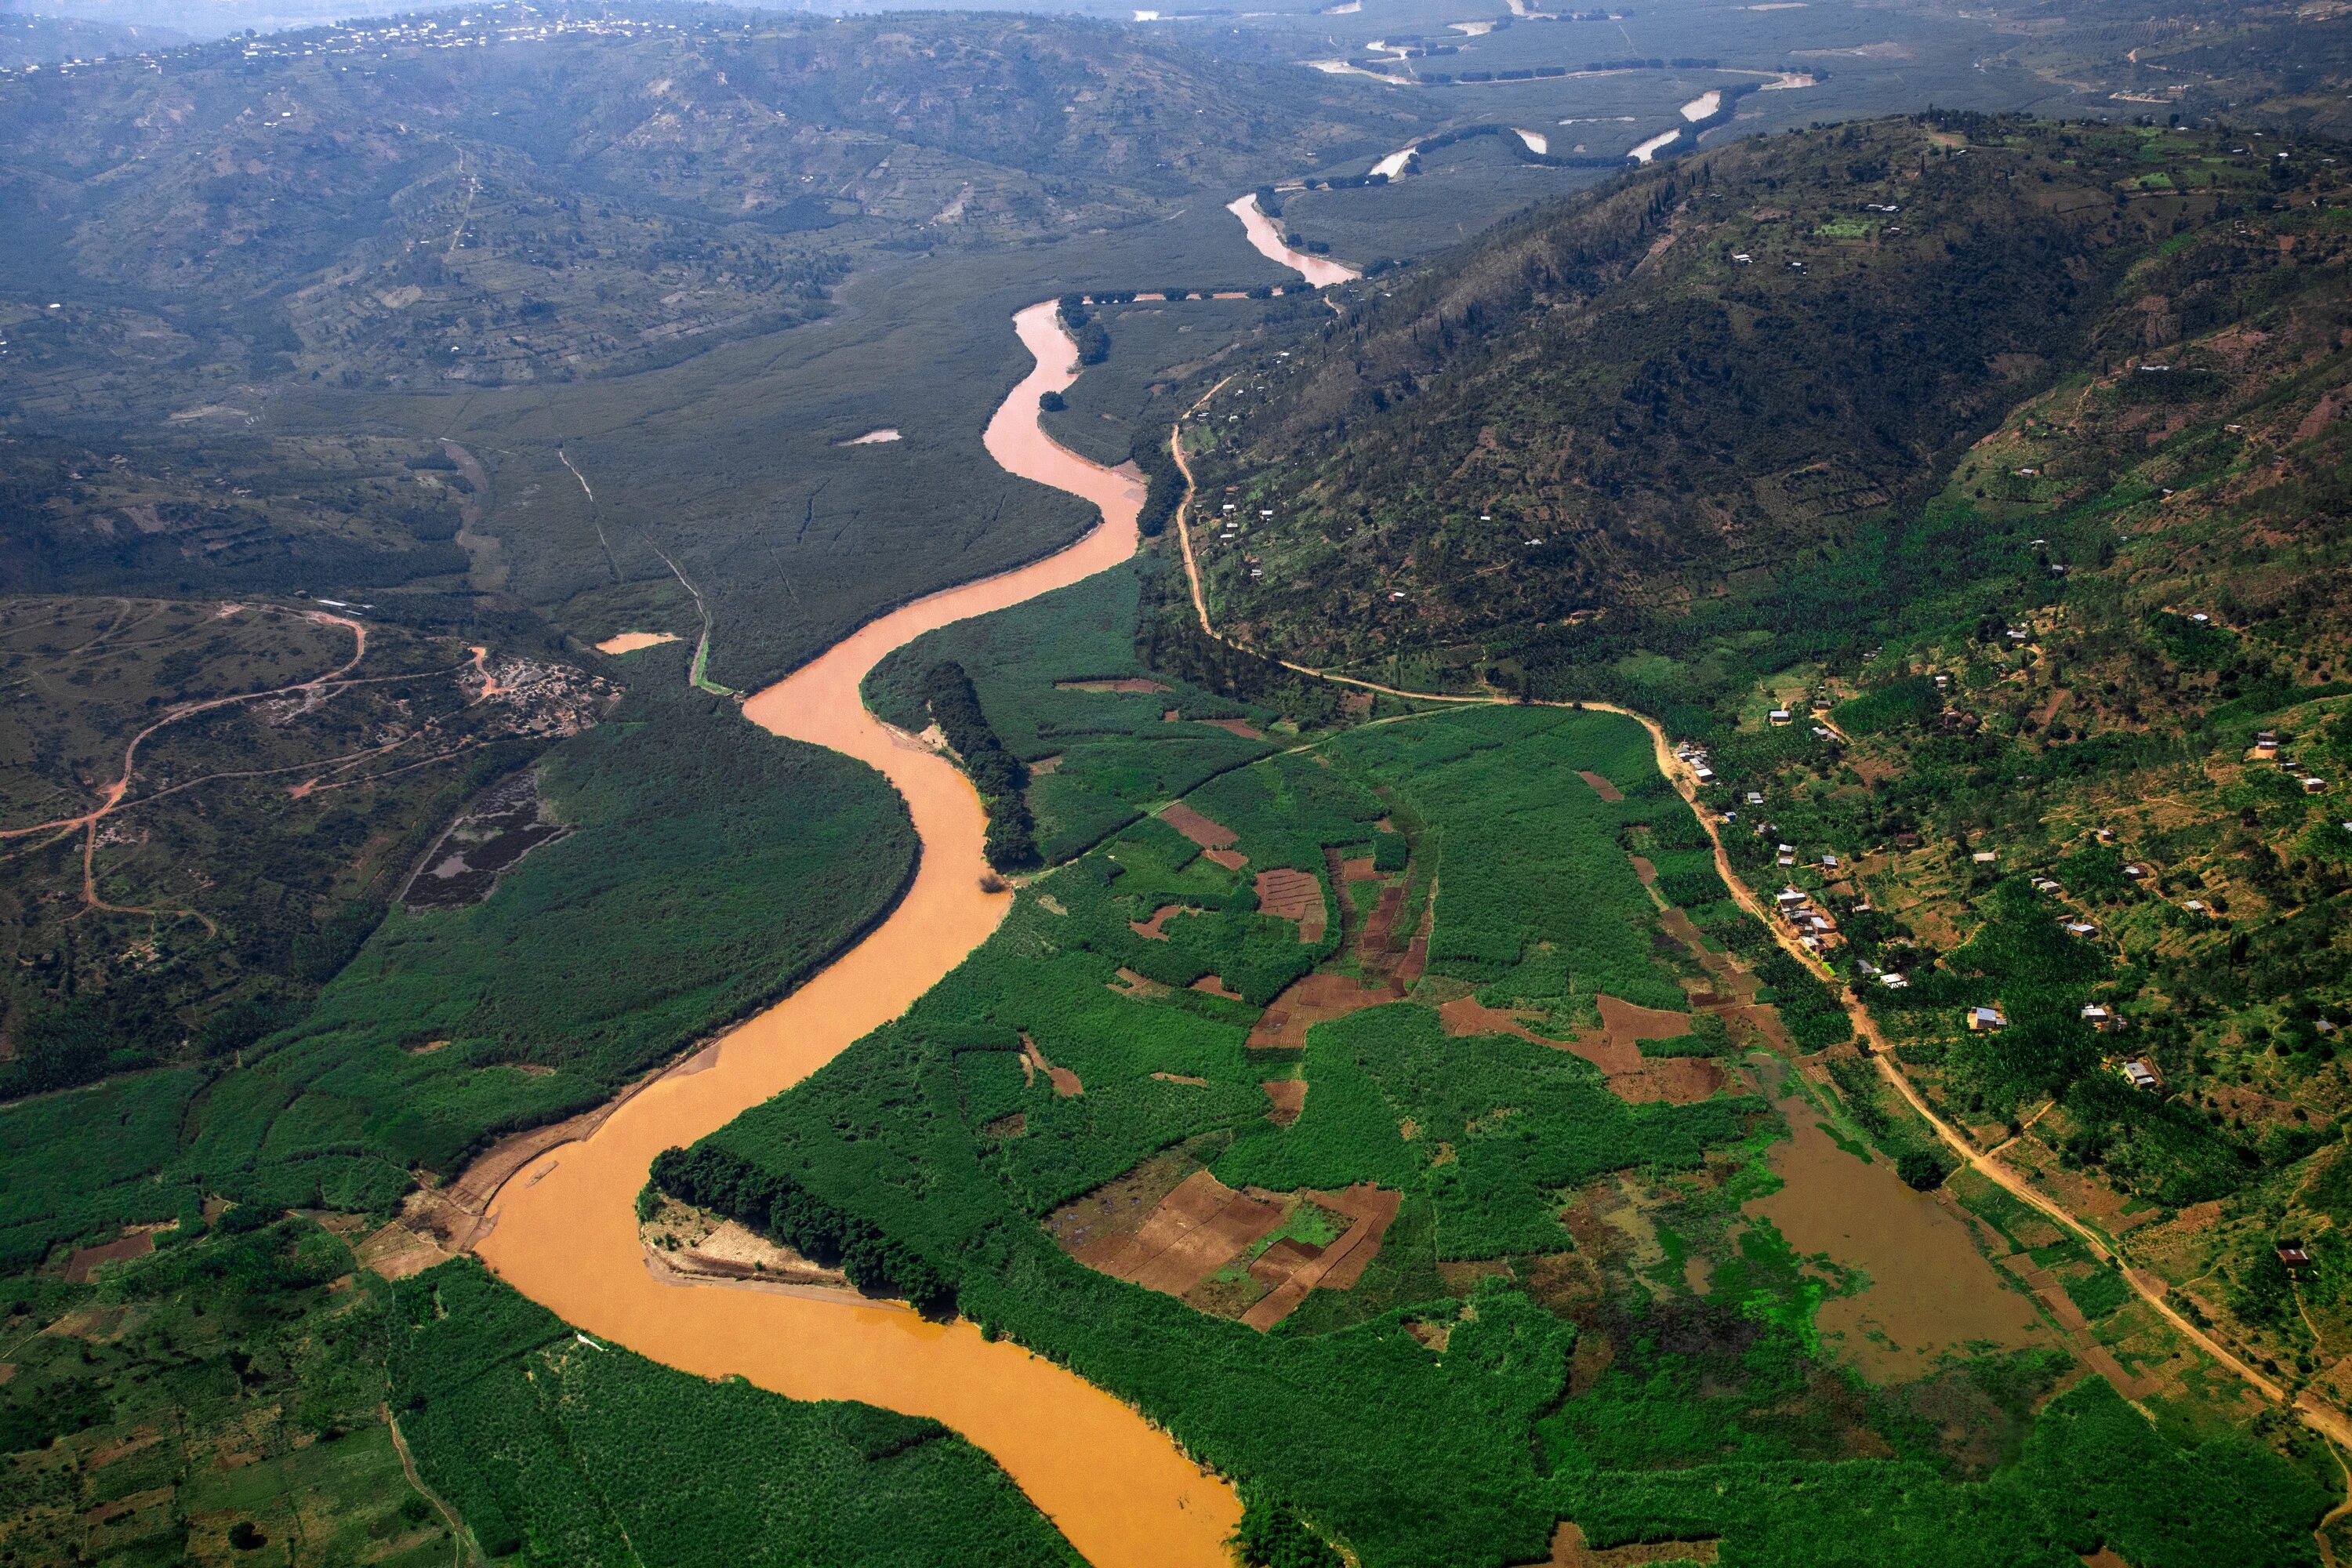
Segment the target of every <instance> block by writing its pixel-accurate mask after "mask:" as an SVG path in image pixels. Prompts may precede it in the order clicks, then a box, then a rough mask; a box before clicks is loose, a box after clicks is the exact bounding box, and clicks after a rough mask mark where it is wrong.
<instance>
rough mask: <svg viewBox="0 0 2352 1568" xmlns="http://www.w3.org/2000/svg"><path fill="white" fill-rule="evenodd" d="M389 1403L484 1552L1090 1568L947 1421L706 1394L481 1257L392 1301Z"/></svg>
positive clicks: (541, 1558) (406, 1285)
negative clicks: (548, 1303) (578, 1330)
mask: <svg viewBox="0 0 2352 1568" xmlns="http://www.w3.org/2000/svg"><path fill="white" fill-rule="evenodd" d="M393 1295H394V1304H393V1313H392V1318H393V1321H392V1324H391V1327H390V1330H389V1333H388V1335H387V1338H388V1341H389V1343H390V1345H391V1354H390V1362H391V1375H392V1396H393V1405H394V1409H395V1411H397V1412H400V1420H401V1425H402V1427H403V1429H404V1431H405V1433H406V1434H407V1436H408V1439H409V1442H410V1444H411V1446H412V1447H414V1449H415V1455H416V1462H417V1468H418V1469H419V1470H420V1471H421V1472H422V1473H423V1475H424V1477H425V1482H426V1484H427V1485H429V1486H431V1487H432V1488H433V1489H434V1490H435V1491H436V1492H437V1493H439V1494H440V1495H441V1497H442V1498H443V1499H445V1500H446V1501H448V1502H449V1503H450V1504H451V1505H452V1506H453V1507H455V1508H456V1509H457V1511H458V1513H459V1514H460V1515H461V1516H462V1517H463V1518H464V1520H465V1521H466V1523H467V1528H468V1530H470V1531H471V1532H472V1534H473V1537H474V1539H475V1540H476V1541H477V1542H479V1543H480V1545H481V1547H482V1550H483V1551H484V1552H487V1553H488V1555H490V1556H492V1557H499V1558H503V1557H506V1556H508V1555H509V1554H510V1553H514V1552H521V1553H522V1555H523V1557H524V1560H525V1561H527V1562H529V1563H548V1564H551V1565H552V1564H558V1563H561V1564H563V1565H564V1568H593V1565H596V1564H603V1563H612V1564H616V1565H618V1564H634V1563H643V1562H657V1563H680V1564H701V1563H708V1564H711V1565H713V1568H719V1565H721V1564H729V1565H731V1564H735V1563H775V1564H779V1565H782V1564H793V1565H799V1564H815V1563H824V1564H835V1563H839V1564H848V1563H904V1564H908V1565H912V1564H918V1563H923V1564H929V1563H982V1564H1003V1565H1005V1568H1014V1565H1018V1568H1032V1565H1034V1564H1042V1563H1066V1564H1070V1565H1072V1568H1076V1564H1077V1563H1079V1562H1080V1561H1081V1560H1080V1559H1079V1558H1078V1556H1077V1554H1076V1552H1072V1551H1071V1550H1070V1548H1069V1545H1068V1543H1067V1542H1065V1541H1063V1540H1062V1538H1061V1536H1060V1535H1059V1534H1058V1533H1056V1532H1055V1530H1054V1528H1053V1527H1052V1526H1051V1525H1049V1524H1047V1523H1046V1522H1045V1520H1044V1519H1043V1518H1041V1517H1040V1516H1039V1515H1038V1513H1037V1511H1036V1510H1035V1509H1034V1508H1033V1507H1031V1506H1030V1504H1029V1501H1028V1500H1027V1499H1025V1498H1024V1497H1023V1496H1022V1495H1021V1493H1020V1490H1019V1489H1017V1488H1015V1487H1014V1486H1013V1482H1012V1481H1011V1480H1010V1479H1007V1478H1006V1476H1005V1475H1004V1473H1003V1471H1002V1470H1000V1469H998V1468H996V1466H995V1464H994V1462H993V1461H992V1460H991V1459H989V1458H988V1457H987V1456H986V1455H984V1454H982V1453H981V1452H980V1451H979V1450H977V1449H975V1448H973V1447H971V1445H970V1444H968V1443H965V1442H964V1441H963V1440H962V1439H961V1438H959V1437H957V1436H954V1435H953V1434H951V1433H950V1432H949V1431H948V1430H947V1429H946V1428H945V1427H943V1426H940V1425H939V1424H938V1423H937V1422H934V1421H926V1420H923V1419H920V1418H919V1417H916V1416H911V1415H897V1414H895V1413H893V1412H889V1411H885V1410H877V1409H875V1408H874V1407H872V1406H871V1405H853V1404H846V1403H835V1402H828V1403H824V1404H806V1403H803V1402H800V1401H795V1400H787V1399H782V1398H779V1397H777V1396H776V1395H774V1394H764V1393H761V1391H759V1390H758V1389H755V1388H752V1387H751V1385H750V1384H745V1383H743V1382H741V1381H740V1380H728V1381H724V1382H719V1383H708V1382H705V1381H704V1380H702V1379H701V1378H698V1377H694V1376H691V1375H690V1374H688V1373H682V1372H674V1371H672V1370H670V1369H669V1368H667V1367H665V1366H662V1365H660V1364H659V1363H655V1362H649V1361H646V1359H645V1358H644V1357H642V1356H639V1355H635V1354H634V1353H632V1352H628V1351H625V1350H621V1349H619V1348H617V1347H614V1346H600V1345H593V1344H591V1343H590V1342H587V1341H586V1340H584V1339H583V1338H582V1337H581V1336H579V1335H577V1334H575V1333H574V1332H573V1331H572V1329H571V1328H569V1327H568V1326H566V1325H565V1324H564V1323H563V1322H562V1321H560V1320H558V1319H557V1318H556V1317H555V1316H554V1315H553V1314H552V1313H551V1312H548V1311H546V1310H543V1309H541V1308H540V1307H537V1306H534V1305H533V1304H532V1303H531V1302H530V1301H529V1300H525V1299H524V1298H523V1297H521V1296H519V1295H517V1294H516V1293H515V1292H514V1291H513V1290H511V1289H509V1288H508V1287H506V1286H505V1285H502V1284H500V1283H499V1281H498V1280H496V1279H493V1278H492V1277H491V1276H490V1275H489V1274H488V1272H486V1271H485V1270H484V1269H483V1268H481V1267H480V1266H479V1265H478V1264H476V1263H473V1262H472V1261H470V1260H459V1261H457V1262H452V1263H446V1264H444V1265H442V1266H441V1267H440V1268H435V1269H432V1270H430V1271H428V1272H426V1273H425V1274H422V1275H419V1276H417V1277H416V1278H415V1279H410V1280H405V1281H403V1282H402V1283H401V1284H400V1285H398V1286H397V1287H395V1288H394V1292H393Z"/></svg>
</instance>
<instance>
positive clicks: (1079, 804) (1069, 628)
mask: <svg viewBox="0 0 2352 1568" xmlns="http://www.w3.org/2000/svg"><path fill="white" fill-rule="evenodd" d="M1080 384H1081V385H1083V384H1084V383H1083V382H1081V383H1080ZM1153 570H1155V568H1154V567H1153V566H1152V565H1151V564H1150V563H1147V562H1137V563H1127V564H1122V565H1119V566H1116V567H1113V568H1112V569H1110V570H1109V571H1108V572H1103V573H1099V574H1097V575H1095V576H1092V577H1089V578H1087V580H1086V581H1085V582H1083V583H1079V584H1074V585H1073V586H1071V587H1067V588H1063V589H1060V590H1058V591H1056V592H1055V593H1053V594H1050V595H1046V596H1045V598H1043V599H1041V600H1038V601H1037V602H1035V603H1034V604H1032V605H1025V606H1024V607H1023V610H1022V612H1021V613H1020V614H1019V615H997V616H980V617H978V618H976V619H973V620H969V621H959V622H957V623H956V624H955V625H953V626H945V627H942V628H940V630H938V631H936V632H930V633H928V634H926V635H925V636H923V637H918V638H917V639H915V640H914V641H913V642H911V643H909V644H908V645H907V646H906V647H902V648H899V649H898V650H897V651H896V652H894V653H892V654H891V655H890V656H889V657H888V658H885V659H883V660H882V661H881V662H880V663H879V664H877V665H876V666H875V668H874V669H873V671H872V672H871V673H870V674H869V675H867V677H866V685H865V696H866V702H867V704H868V705H869V706H871V707H872V708H873V709H874V710H875V711H876V712H877V713H878V714H880V715H881V716H882V717H883V718H884V719H886V720H887V721H889V722H891V723H894V724H897V725H898V726H900V727H901V728H904V729H910V730H920V729H922V728H923V726H924V724H925V722H926V721H927V717H928V716H932V715H937V714H938V709H937V707H936V705H935V703H934V702H933V701H932V699H931V697H930V694H929V690H928V689H927V687H926V686H925V684H924V683H925V681H926V680H927V679H928V672H929V671H930V670H933V669H936V668H940V667H941V666H943V665H950V664H952V665H954V666H955V667H956V668H961V669H963V670H966V671H971V672H977V673H973V674H971V675H970V677H969V679H970V680H971V686H972V689H973V691H974V693H975V695H976V697H977V700H978V706H979V708H980V710H981V717H982V722H983V723H985V725H986V726H987V727H988V728H989V731H990V732H991V733H992V734H993V735H995V736H996V737H997V738H998V741H999V742H1000V744H1001V746H1002V748H1003V752H1004V754H1006V755H1007V756H1008V757H1009V758H1010V759H1012V761H1013V762H1014V763H1016V764H1019V765H1020V766H1021V767H1022V768H1023V769H1024V772H1026V773H1028V776H1027V777H1026V781H1025V790H1023V786H1022V785H1018V784H1006V783H1004V782H1003V781H1002V780H1001V779H1000V780H999V782H998V783H997V784H996V785H995V788H994V789H992V788H991V784H990V783H989V782H988V780H983V779H982V774H981V773H980V772H978V771H973V779H974V782H975V783H976V784H979V785H980V788H981V793H982V795H986V796H989V797H990V798H991V799H992V801H993V800H1005V801H1011V800H1012V799H1013V795H1012V794H1009V793H1007V791H1008V790H1021V791H1023V793H1022V796H1021V798H1023V799H1024V800H1025V801H1026V803H1027V809H1028V811H1029V813H1030V814H1031V816H1033V818H1034V824H1035V828H1034V831H1035V837H1036V847H1037V853H1038V855H1039V856H1040V858H1043V859H1044V860H1045V862H1046V863H1047V864H1049V865H1051V864H1058V863H1059V862H1061V861H1064V860H1066V859H1068V858H1071V857H1072V856H1074V855H1076V854H1078V853H1079V852H1081V851H1083V850H1085V849H1087V848H1090V847H1093V846H1094V845H1095V844H1097V843H1098V842H1099V841H1100V840H1101V839H1102V838H1103V837H1104V836H1105V835H1107V834H1109V833H1112V832H1115V831H1117V830H1118V828H1121V827H1124V826H1127V825H1128V824H1129V823H1131V822H1133V821H1135V820H1136V819H1137V818H1138V817H1139V816H1141V815H1142V814H1143V813H1144V812H1145V811H1147V810H1149V809H1150V808H1151V807H1152V806H1155V805H1160V804H1162V803H1163V802H1166V801H1168V800H1171V799H1173V798H1175V797H1176V796H1179V795H1183V794H1185V793H1186V792H1187V791H1189V790H1191V789H1192V788H1194V787H1196V786H1197V785H1199V784H1201V783H1202V781H1203V780H1205V779H1207V778H1209V777H1211V776H1212V775H1213V774H1215V773H1222V772H1223V771H1224V770H1225V769H1228V768H1231V767H1234V766H1237V765H1239V764H1240V763H1244V762H1248V761H1250V760H1252V759H1254V758H1256V757H1261V756H1264V755H1265V753H1266V752H1267V751H1268V750H1270V749H1271V748H1270V746H1269V745H1268V743H1267V742H1264V741H1259V740H1252V739H1250V738H1249V737H1247V736H1244V735H1241V734H1236V733H1234V732H1233V731H1230V730H1223V729H1215V728H1212V727H1210V726H1209V725H1207V724H1205V723H1203V722H1202V721H1204V720H1212V719H1230V720H1241V721H1246V722H1248V723H1249V724H1250V725H1251V726H1252V727H1253V728H1259V727H1263V726H1265V725H1266V724H1268V723H1269V722H1270V716H1269V715H1268V714H1267V713H1266V711H1265V710H1263V709H1261V708H1259V707H1257V706H1255V705H1254V704H1249V703H1242V702H1236V701H1234V700H1232V699H1230V698H1226V697H1220V696H1217V695H1214V694H1213V693H1211V692H1208V691H1203V690H1202V689H1198V688H1196V687H1192V686H1190V685H1187V684H1185V683H1183V682H1181V681H1172V680H1170V679H1167V678H1166V677H1164V676H1152V675H1150V674H1148V673H1147V671H1146V669H1145V667H1144V665H1143V663H1142V661H1141V660H1140V659H1139V658H1138V657H1137V654H1136V647H1135V626H1136V622H1137V616H1138V604H1139V597H1140V595H1141V592H1142V586H1141V580H1142V576H1143V574H1146V573H1148V572H1150V571H1153ZM1122 688H1124V689H1122ZM1171 712H1172V713H1174V714H1176V715H1177V720H1176V721H1175V722H1172V723H1171V722H1170V721H1168V720H1167V719H1166V715H1167V714H1169V713H1171ZM941 717H942V721H943V722H944V717H943V716H941ZM967 722H969V721H967ZM949 742H950V744H952V745H954V746H956V748H957V750H958V751H959V752H964V748H963V746H962V744H961V742H958V741H957V740H956V739H955V736H954V734H953V733H952V732H950V735H949ZM964 756H965V765H966V768H967V770H968V771H972V770H971V757H970V753H969V752H964ZM1048 759H1052V761H1051V763H1050V766H1049V767H1047V768H1040V767H1039V764H1045V763H1047V762H1048ZM998 777H999V775H998V774H997V773H990V774H989V778H990V779H998ZM994 820H995V813H994V810H993V808H992V813H991V823H992V826H993V823H994Z"/></svg>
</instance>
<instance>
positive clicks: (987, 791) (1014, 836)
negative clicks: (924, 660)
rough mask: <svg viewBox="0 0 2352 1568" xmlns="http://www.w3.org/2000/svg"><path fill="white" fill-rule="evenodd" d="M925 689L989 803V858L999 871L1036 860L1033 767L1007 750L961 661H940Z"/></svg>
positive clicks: (932, 709)
mask: <svg viewBox="0 0 2352 1568" xmlns="http://www.w3.org/2000/svg"><path fill="white" fill-rule="evenodd" d="M923 694H924V698H925V702H926V706H927V707H928V708H929V710H930V715H931V718H932V719H933V721H936V722H937V723H938V725H939V727H940V733H942V734H944V735H945V736H946V737H947V742H948V744H949V745H950V746H951V747H953V748H954V749H955V754H956V760H957V761H959V762H961V763H962V764H963V770H964V772H966V773H970V774H971V782H972V784H973V785H974V786H975V787H977V788H978V789H979V791H980V798H981V799H982V801H983V802H985V803H986V805H987V806H988V842H987V846H986V850H985V853H986V854H987V857H988V863H989V864H990V865H991V866H993V867H995V868H997V869H998V870H1000V871H1025V870H1027V869H1028V868H1030V867H1032V866H1034V865H1036V864H1037V824H1036V822H1035V820H1034V818H1033V817H1032V816H1030V815H1029V803H1028V801H1027V800H1026V799H1024V797H1023V794H1022V792H1023V791H1024V790H1025V789H1027V788H1028V786H1029V770H1028V769H1026V768H1024V767H1023V766H1022V765H1021V763H1019V762H1018V761H1017V760H1016V759H1014V758H1013V757H1010V756H1007V755H1006V754H1005V751H1004V747H1003V743H1002V742H999V741H998V740H997V738H996V731H994V730H992V729H990V728H989V725H988V715H987V714H986V713H984V712H982V710H981V706H980V694H979V693H978V692H976V691H974V690H973V689H971V677H970V676H968V675H966V674H965V673H964V672H963V666H961V665H960V664H935V665H933V666H931V671H930V674H929V676H927V677H926V678H925V679H924V681H923Z"/></svg>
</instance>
